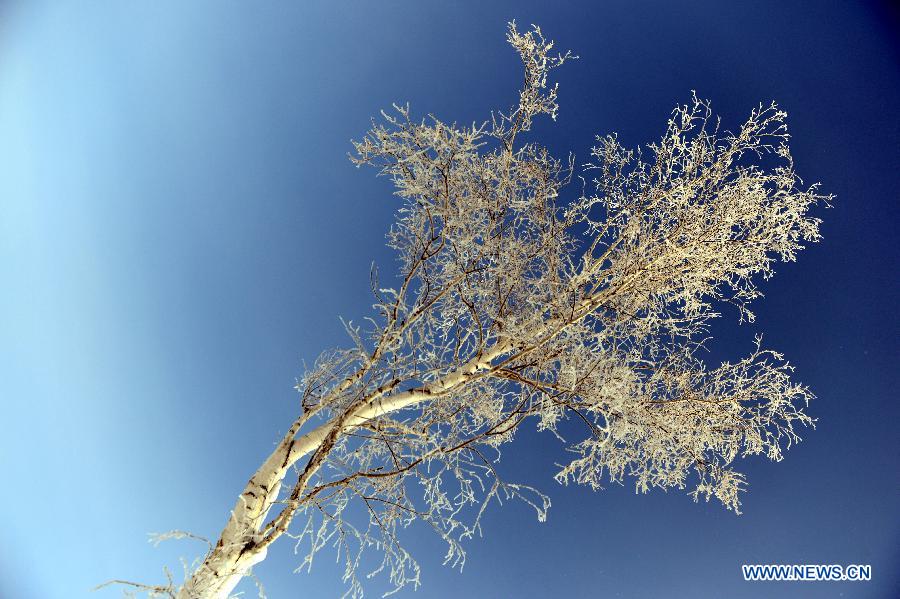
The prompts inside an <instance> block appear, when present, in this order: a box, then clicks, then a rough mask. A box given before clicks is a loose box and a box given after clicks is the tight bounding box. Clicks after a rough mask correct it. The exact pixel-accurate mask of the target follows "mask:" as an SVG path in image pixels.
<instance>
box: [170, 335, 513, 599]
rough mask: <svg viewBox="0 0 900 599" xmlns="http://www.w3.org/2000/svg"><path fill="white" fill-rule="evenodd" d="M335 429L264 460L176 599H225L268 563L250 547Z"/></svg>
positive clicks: (466, 370) (289, 444)
mask: <svg viewBox="0 0 900 599" xmlns="http://www.w3.org/2000/svg"><path fill="white" fill-rule="evenodd" d="M507 350H508V346H507V345H506V344H498V345H496V346H494V348H492V349H491V350H490V351H489V352H487V353H485V354H483V355H482V356H480V357H479V358H478V359H477V360H473V361H471V362H469V363H468V364H466V365H465V366H463V367H461V368H459V369H457V370H456V371H454V372H452V373H450V374H448V375H447V376H445V377H443V378H441V379H438V380H437V381H435V382H434V383H432V384H431V385H427V386H425V387H421V388H417V389H411V390H409V391H404V392H401V393H397V394H396V395H392V396H389V397H386V398H382V399H378V400H376V401H374V402H372V403H368V404H364V405H363V406H362V407H361V408H359V409H358V410H357V412H356V413H355V414H353V415H352V416H351V417H350V418H349V419H348V420H347V424H346V425H345V429H352V428H354V427H356V426H359V425H361V424H364V423H366V422H368V421H370V420H371V419H373V418H378V417H379V416H383V415H385V414H388V413H391V412H396V411H397V410H401V409H403V408H407V407H410V406H413V405H415V404H417V403H419V402H422V401H426V400H429V399H433V398H434V397H436V396H440V395H442V394H444V393H446V392H448V391H450V390H452V389H453V388H454V387H456V386H458V385H460V384H462V383H464V382H466V381H468V380H470V379H471V378H473V377H475V376H477V375H479V374H480V373H482V372H483V371H485V370H487V369H489V368H490V367H491V362H492V361H493V360H495V359H496V358H497V357H499V356H501V355H503V353H505V352H506V351H507ZM331 426H332V425H331V423H325V424H322V425H320V426H319V427H317V428H315V429H313V430H312V431H310V432H308V433H306V434H305V435H303V436H301V437H299V438H297V439H295V438H293V436H292V435H288V436H286V437H285V438H284V439H282V440H281V442H280V443H279V444H278V447H276V448H275V450H274V451H273V452H272V453H271V454H270V455H269V457H268V458H266V461H265V462H263V464H262V466H261V467H260V468H259V470H257V471H256V473H255V474H254V475H253V477H252V478H251V479H250V481H249V482H248V483H247V486H246V487H245V488H244V492H243V493H241V495H240V497H239V498H238V501H237V503H236V504H235V506H234V509H233V510H232V512H231V517H230V518H229V519H228V523H227V524H226V526H225V529H224V530H223V531H222V536H221V537H220V539H219V542H218V543H217V544H216V546H215V548H214V549H213V551H212V552H211V553H210V554H209V555H208V556H207V558H206V560H205V561H204V562H203V564H202V565H201V566H200V567H199V568H198V569H197V570H196V571H195V572H194V573H193V574H192V576H191V578H190V579H189V580H188V581H186V582H185V584H184V586H183V587H182V588H181V589H180V590H179V592H178V595H177V598H178V599H227V597H229V596H230V595H231V593H232V592H233V591H234V589H235V587H236V586H237V585H238V583H240V581H241V579H242V578H243V577H244V576H246V575H247V574H248V573H249V571H250V569H251V568H252V567H253V566H255V565H256V564H258V563H260V562H261V561H263V560H264V559H265V558H266V553H267V548H266V547H255V546H253V544H252V543H251V541H252V540H253V539H254V536H255V535H257V534H258V533H259V530H260V528H261V527H262V526H263V524H264V523H265V520H266V516H267V514H268V512H269V509H270V508H271V506H272V505H273V504H274V502H275V501H276V500H277V499H278V493H279V491H280V489H281V481H282V480H283V479H284V477H285V475H286V474H287V471H288V469H289V468H290V467H291V466H292V465H293V464H295V463H296V462H297V461H298V460H300V459H301V458H302V457H303V456H305V455H307V454H308V453H310V452H312V451H314V450H315V449H316V448H317V447H319V445H321V444H322V441H323V440H324V439H325V437H326V436H327V435H328V433H329V431H330V429H331Z"/></svg>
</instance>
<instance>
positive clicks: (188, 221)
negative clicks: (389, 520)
mask: <svg viewBox="0 0 900 599" xmlns="http://www.w3.org/2000/svg"><path fill="white" fill-rule="evenodd" d="M676 4H679V3H669V2H661V1H660V2H625V1H621V2H619V1H617V2H571V3H566V4H565V5H564V6H563V7H551V6H550V3H538V2H515V3H513V2H498V3H489V2H449V1H448V2H440V3H437V2H428V3H418V2H412V1H409V2H384V3H374V2H362V1H359V2H322V1H317V2H302V3H301V2H266V3H261V4H260V5H255V6H253V7H252V8H251V5H250V4H247V3H240V2H221V1H215V2H214V1H211V0H210V1H203V2H201V1H196V2H175V1H165V2H163V1H159V2H147V3H137V2H84V3H74V2H71V3H69V2H28V3H25V2H19V3H17V2H7V3H4V4H0V280H2V282H3V287H4V292H3V293H0V335H2V340H3V342H2V344H0V398H2V401H3V407H4V422H5V426H4V429H5V430H4V434H3V436H2V441H0V469H2V470H0V472H2V476H3V479H4V481H5V484H4V491H5V492H4V493H3V494H2V496H0V513H2V514H3V515H2V516H0V533H2V535H3V539H4V540H3V542H2V543H0V597H4V598H6V597H9V598H15V599H18V598H22V599H32V598H34V599H55V598H57V597H60V598H61V597H91V596H93V597H98V598H103V597H115V596H118V594H119V593H118V591H114V590H104V591H101V592H98V593H95V594H93V595H92V594H91V593H90V592H89V590H90V588H91V587H92V586H94V585H96V584H98V583H100V582H103V581H104V580H106V579H109V578H114V577H115V578H126V579H133V580H139V581H142V582H154V583H156V582H161V581H163V580H164V578H163V574H162V566H163V565H168V566H169V567H171V568H173V569H176V575H178V574H180V572H178V571H177V568H179V565H178V561H177V560H178V557H179V556H181V555H184V556H188V557H193V556H195V555H196V554H197V553H198V552H199V551H200V550H202V547H200V546H194V545H192V542H191V541H173V542H168V543H165V544H163V545H160V546H159V547H158V548H154V547H152V546H151V545H149V544H148V543H147V541H146V539H147V533H150V532H161V531H166V530H170V529H186V530H190V531H192V532H195V533H197V534H201V535H206V536H209V537H215V536H216V535H217V534H218V532H219V531H220V529H221V527H222V525H223V524H224V522H225V519H226V516H227V513H228V510H229V509H230V508H231V506H232V505H233V502H234V499H235V498H236V496H237V494H238V493H239V492H240V490H241V489H242V487H243V485H244V483H245V482H246V479H247V478H248V477H249V476H250V474H251V473H252V472H253V471H254V470H255V469H256V468H257V467H258V465H259V464H260V462H261V461H262V459H263V458H264V457H265V456H266V455H267V454H268V452H269V451H270V450H271V448H272V444H273V443H274V441H275V440H276V439H277V438H278V437H279V435H280V434H281V433H282V432H283V431H284V430H285V428H286V427H287V426H288V424H289V423H290V421H291V420H292V418H293V417H294V415H295V414H296V411H297V410H298V407H299V406H298V403H299V402H298V396H297V394H296V392H295V391H294V390H293V385H294V383H295V379H296V378H297V377H298V376H299V375H300V374H301V373H302V371H303V366H302V364H303V361H304V360H306V361H307V362H311V361H312V360H314V359H315V357H316V356H317V355H318V354H319V353H320V352H321V351H322V350H324V349H327V348H329V347H335V346H343V345H346V344H347V341H348V340H347V339H346V337H345V336H344V333H343V330H342V328H341V324H340V321H339V320H338V317H339V316H343V317H345V318H348V319H354V320H359V319H361V318H362V317H364V316H366V315H368V313H369V310H370V306H371V303H372V299H371V297H370V295H369V291H368V285H369V268H370V265H371V264H372V262H375V263H377V264H379V265H380V267H381V269H382V270H383V271H388V270H390V269H391V268H392V267H393V265H394V259H393V256H392V255H391V253H390V252H389V250H388V249H387V248H386V247H385V239H384V235H385V233H386V231H387V229H388V227H389V226H390V223H391V222H392V220H393V216H394V210H395V209H396V207H397V202H396V200H395V198H393V197H392V196H391V192H392V190H391V189H390V186H389V182H388V181H387V180H385V179H378V178H376V177H375V176H374V175H375V173H374V171H372V170H370V169H362V170H357V169H355V168H353V166H352V165H351V164H350V162H349V161H348V160H347V158H346V153H347V152H348V151H349V150H350V149H351V146H350V139H354V138H355V139H358V138H360V137H361V136H362V135H363V134H364V132H365V131H366V129H367V128H368V126H369V124H370V118H371V116H373V115H376V114H377V113H378V110H380V109H382V108H389V107H390V105H391V103H392V102H398V103H405V102H407V101H408V102H410V105H411V108H412V111H413V114H415V115H418V116H424V115H427V114H428V113H433V114H435V115H437V116H439V117H440V118H441V119H442V120H445V121H457V122H460V123H471V122H473V121H479V122H480V121H482V120H483V119H485V118H487V117H489V114H490V110H492V109H498V108H499V109H505V108H507V107H508V106H509V105H510V104H511V103H512V102H513V101H514V100H515V98H516V93H517V85H518V82H519V81H520V79H521V74H520V65H519V63H518V62H517V58H516V56H515V54H514V52H513V51H512V50H511V49H510V48H509V47H508V46H507V45H506V44H505V41H504V29H505V23H506V22H507V21H509V20H511V19H516V20H517V21H518V22H519V23H520V24H521V25H525V26H527V24H529V23H537V24H540V25H541V27H542V28H543V30H544V32H545V34H546V35H547V36H548V37H550V38H552V39H555V40H557V44H558V47H560V48H563V49H566V48H571V49H572V50H573V51H574V52H575V53H576V54H578V55H580V57H581V58H580V59H579V60H578V61H575V62H572V63H569V64H566V65H565V66H564V67H563V68H562V69H560V70H558V71H557V72H556V80H557V81H559V82H560V92H559V103H560V115H559V119H558V122H556V123H552V122H550V121H546V120H545V121H542V122H540V123H536V127H535V129H534V132H533V134H532V137H533V138H534V139H539V140H541V141H542V142H544V143H545V144H546V145H548V146H549V147H550V148H551V149H552V150H553V151H554V152H555V153H556V154H557V155H558V156H564V155H565V154H566V153H567V152H568V151H570V150H572V151H574V152H575V154H576V158H578V159H579V161H584V160H585V159H587V156H588V151H589V148H590V146H591V143H592V141H593V138H594V136H595V135H597V134H605V133H608V132H611V131H617V132H619V134H620V138H621V140H622V141H623V142H624V143H625V144H626V145H631V146H634V145H638V144H643V143H647V142H650V141H653V140H655V139H656V138H658V137H659V135H660V134H661V133H662V132H663V129H664V126H665V121H666V118H667V116H668V114H669V111H670V110H671V109H672V108H673V107H674V106H675V105H676V104H677V103H682V102H685V101H687V100H688V99H689V98H690V94H691V90H697V93H698V95H700V96H701V97H705V98H709V99H710V100H711V101H712V105H713V109H714V111H715V112H716V113H717V114H719V115H720V116H721V117H722V120H723V124H724V126H725V127H726V128H728V127H732V128H733V127H736V126H737V125H739V124H740V123H741V122H742V121H743V120H744V119H745V118H746V116H747V115H748V113H749V111H750V110H751V108H753V107H754V106H755V105H756V104H757V103H759V102H768V101H770V100H776V101H778V102H779V104H781V105H782V106H783V107H784V108H785V109H786V110H787V111H788V114H789V126H790V130H791V133H792V136H793V137H792V144H791V147H792V151H793V155H794V158H795V163H796V170H797V172H798V173H799V174H800V175H801V176H802V177H803V178H804V180H805V181H806V182H807V183H812V182H816V181H820V182H821V183H822V187H821V189H822V191H823V192H824V193H832V194H835V195H836V200H835V202H834V207H833V208H831V209H827V210H826V209H819V210H817V211H816V215H817V216H819V217H821V218H823V219H824V224H823V226H822V233H823V236H824V240H823V241H822V242H821V243H819V244H816V245H814V246H812V247H811V248H809V249H808V250H806V251H804V252H802V253H801V254H800V256H799V260H798V262H796V263H791V264H783V265H780V266H778V267H776V271H777V275H776V276H775V278H774V279H772V280H770V281H767V282H764V283H762V285H761V287H762V290H763V291H764V292H765V294H766V297H765V298H762V299H761V300H759V301H757V302H756V304H755V312H756V314H757V321H756V323H755V324H753V325H743V326H737V325H736V324H735V323H734V318H733V315H726V316H727V318H726V319H722V320H723V321H722V322H720V323H717V325H716V327H715V328H714V333H716V335H717V339H716V341H715V342H714V343H713V344H712V352H711V355H710V358H709V361H710V363H712V364H716V363H718V361H720V360H721V359H724V358H731V359H734V358H738V357H740V356H742V355H745V354H746V353H748V352H749V351H750V349H751V347H752V339H753V336H754V334H755V333H757V332H762V333H764V334H765V340H766V344H767V345H768V346H770V347H773V348H775V349H778V350H780V351H782V352H784V353H785V354H786V356H787V358H788V359H789V360H790V361H791V362H792V363H793V364H794V365H795V366H796V378H797V379H798V380H800V381H803V382H804V383H806V384H808V385H809V386H810V387H811V388H812V390H813V391H814V392H815V393H816V395H817V396H818V399H817V400H816V401H815V402H814V403H813V405H812V406H811V408H810V410H809V412H810V414H811V415H812V416H814V417H815V418H817V419H818V423H817V428H816V430H815V431H807V433H806V434H805V435H804V441H803V443H801V444H800V445H799V446H797V447H795V448H793V449H792V450H791V451H789V452H788V453H787V455H786V459H785V460H784V461H783V462H782V463H779V464H773V463H771V462H768V461H765V460H763V459H761V458H760V459H750V460H747V461H745V463H744V464H743V465H742V466H743V468H744V470H745V471H746V472H747V473H748V476H749V483H750V486H749V492H748V493H747V494H745V497H744V500H743V501H744V503H743V510H744V514H743V515H741V516H735V515H734V514H732V513H731V512H727V511H725V510H724V509H723V508H722V507H721V506H719V505H716V504H703V503H701V504H694V503H693V502H692V500H691V499H690V498H689V497H687V496H686V495H685V494H684V493H681V492H670V493H668V494H666V493H662V492H652V493H650V494H649V495H637V496H636V495H635V494H634V490H633V487H631V486H629V484H628V483H627V482H626V485H625V486H623V487H620V486H617V485H611V486H610V487H609V488H608V489H606V490H604V491H602V492H600V493H593V492H591V491H590V490H589V489H586V488H579V487H567V488H564V487H560V486H559V485H557V484H556V483H555V482H553V480H552V473H553V472H554V471H555V470H554V462H555V461H558V458H559V453H558V452H557V449H558V444H557V443H556V442H555V441H554V440H553V439H552V437H551V436H550V435H549V434H537V433H534V432H526V433H524V434H523V435H521V437H520V438H519V439H517V441H516V442H515V443H514V444H511V445H509V446H507V448H506V452H505V454H504V460H503V463H502V466H503V468H504V472H505V473H506V474H507V475H508V478H510V479H515V480H519V481H522V482H526V483H530V484H534V485H536V486H539V487H540V488H541V489H542V490H544V491H545V492H547V493H548V494H550V495H551V497H552V498H553V507H552V509H551V512H550V515H549V519H548V521H547V522H546V523H538V522H537V521H536V520H535V518H534V516H533V513H529V512H528V510H527V509H526V508H525V507H524V506H521V505H516V504H512V505H509V506H505V507H504V508H502V509H496V508H495V509H492V510H491V511H490V512H489V515H488V517H487V519H486V524H485V538H483V539H475V540H474V541H472V542H470V543H469V544H468V550H469V561H468V563H467V565H466V567H465V569H464V571H463V573H462V574H460V573H459V572H458V571H454V570H451V569H449V568H445V567H442V566H441V565H440V562H441V559H442V556H443V549H442V547H441V546H440V542H439V540H438V539H437V538H436V537H434V535H433V534H431V533H429V531H427V530H426V529H425V528H424V527H421V528H420V527H414V528H413V529H411V530H410V533H409V534H408V535H407V539H408V541H409V547H410V548H411V549H412V550H413V552H414V554H415V555H416V556H417V557H418V559H419V561H420V563H421V565H422V568H423V575H422V579H423V586H422V588H420V590H419V591H418V593H417V594H416V595H412V592H411V590H408V591H404V592H403V593H401V594H400V596H401V597H410V596H416V597H428V598H440V599H444V598H446V599H449V598H454V597H479V598H507V597H524V598H531V597H546V596H551V597H607V596H608V597H652V596H668V597H697V596H699V597H758V596H767V597H838V596H843V597H871V598H876V597H896V596H900V545H898V539H900V507H898V506H900V485H898V473H900V451H898V449H900V447H898V439H900V435H898V427H897V423H898V422H900V403H898V401H897V398H898V393H897V389H898V385H897V383H898V381H897V378H898V377H897V373H898V370H900V369H898V366H900V361H898V358H900V354H898V342H897V340H898V338H900V330H898V318H897V308H898V303H900V295H898V277H897V272H898V257H900V250H898V243H897V227H898V225H900V219H898V189H900V143H898V142H900V116H898V108H897V107H898V106H900V45H898V29H897V24H898V20H897V13H892V12H890V11H889V10H888V9H887V8H886V7H885V6H884V5H881V4H875V3H860V2H794V1H791V2H776V1H769V2H741V3H727V6H724V4H725V3H720V2H712V1H708V2H692V3H689V4H686V5H684V6H676ZM577 191H578V190H576V189H572V190H571V193H577ZM299 561H300V558H299V557H297V556H295V555H293V552H292V546H291V543H290V541H289V540H288V539H283V540H281V541H279V542H278V543H277V544H276V545H275V546H274V547H273V549H272V550H271V551H270V557H269V558H268V559H267V560H266V562H264V563H263V564H262V565H261V566H260V567H259V568H257V573H258V575H259V577H260V579H261V580H262V582H263V583H264V584H265V586H266V588H267V590H268V592H269V596H270V597H272V598H273V599H280V598H282V597H297V598H302V597H337V596H339V595H340V594H341V593H342V592H343V588H344V587H343V585H342V583H341V581H340V574H339V571H338V569H337V568H336V566H335V565H334V554H333V552H332V551H330V550H326V551H323V553H322V554H321V555H320V556H319V557H318V558H317V561H316V562H315V564H314V567H313V570H312V573H311V574H296V575H295V574H291V570H292V569H293V566H295V565H296V564H298V563H299ZM742 563H825V564H831V563H837V564H848V563H862V564H871V565H872V569H873V581H871V582H869V583H805V584H804V583H746V582H744V581H743V580H742V577H741V573H740V565H741V564H742ZM242 588H243V589H245V590H247V595H248V596H254V591H253V589H252V585H248V586H246V587H242ZM386 588H387V587H386V585H385V583H384V581H383V580H380V579H376V580H374V581H372V583H371V585H370V586H369V587H368V589H370V590H371V596H379V595H380V593H381V592H382V591H384V590H385V589H386Z"/></svg>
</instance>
